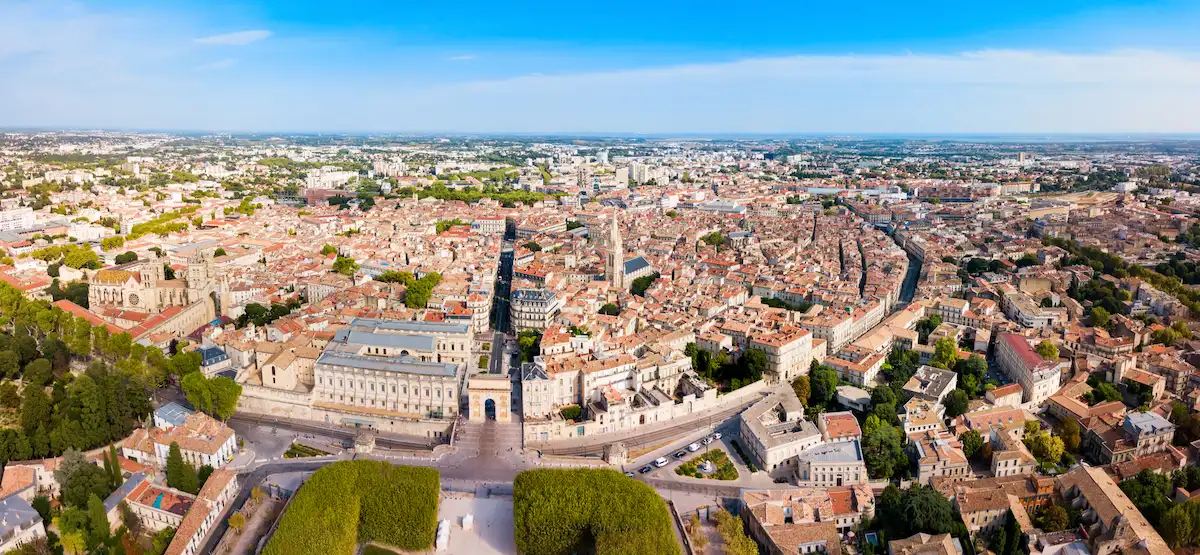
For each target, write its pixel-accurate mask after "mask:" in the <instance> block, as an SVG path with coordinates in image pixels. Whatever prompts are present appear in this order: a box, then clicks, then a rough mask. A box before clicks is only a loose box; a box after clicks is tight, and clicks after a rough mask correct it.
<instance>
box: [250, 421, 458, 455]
mask: <svg viewBox="0 0 1200 555" xmlns="http://www.w3.org/2000/svg"><path fill="white" fill-rule="evenodd" d="M229 421H230V422H231V423H234V422H237V423H243V424H249V425H255V426H271V427H274V428H279V429H281V430H289V431H293V432H300V433H306V434H318V435H322V436H327V437H333V438H338V439H344V440H351V441H353V440H354V436H355V435H356V434H357V433H358V432H357V430H356V429H355V428H347V427H344V426H333V425H323V424H318V423H311V422H308V421H301V420H295V419H291V418H280V417H274V416H266V415H260V414H252V413H237V414H234V415H233V417H232V418H230V419H229ZM375 445H377V446H379V447H383V448H386V449H409V450H418V451H427V450H430V449H432V448H433V445H434V444H433V443H432V442H431V441H430V440H429V439H426V438H423V437H419V436H404V435H400V434H392V433H387V432H379V433H378V435H376V437H375Z"/></svg>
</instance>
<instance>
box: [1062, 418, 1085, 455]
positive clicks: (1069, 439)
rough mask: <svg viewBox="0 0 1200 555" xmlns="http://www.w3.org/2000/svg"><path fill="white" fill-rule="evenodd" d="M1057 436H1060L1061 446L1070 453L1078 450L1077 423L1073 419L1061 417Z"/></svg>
mask: <svg viewBox="0 0 1200 555" xmlns="http://www.w3.org/2000/svg"><path fill="white" fill-rule="evenodd" d="M1058 437H1060V438H1062V442H1063V447H1064V448H1065V449H1066V450H1067V451H1070V452H1072V453H1074V452H1077V451H1079V441H1080V436H1079V424H1077V423H1075V421H1074V420H1073V419H1070V418H1066V419H1063V423H1062V428H1061V429H1060V430H1059V433H1058Z"/></svg>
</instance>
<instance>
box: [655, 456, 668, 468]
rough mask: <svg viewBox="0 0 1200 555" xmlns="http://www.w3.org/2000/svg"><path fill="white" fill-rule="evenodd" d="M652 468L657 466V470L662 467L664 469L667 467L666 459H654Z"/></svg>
mask: <svg viewBox="0 0 1200 555" xmlns="http://www.w3.org/2000/svg"><path fill="white" fill-rule="evenodd" d="M654 466H657V467H659V468H662V467H664V466H667V458H666V457H659V458H657V459H654Z"/></svg>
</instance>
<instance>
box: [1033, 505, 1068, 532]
mask: <svg viewBox="0 0 1200 555" xmlns="http://www.w3.org/2000/svg"><path fill="white" fill-rule="evenodd" d="M1037 525H1038V528H1041V529H1042V530H1044V531H1046V532H1059V531H1062V530H1066V529H1067V527H1068V526H1070V525H1071V517H1070V515H1068V514H1067V510H1066V509H1064V508H1062V506H1060V505H1050V506H1049V507H1046V508H1045V509H1042V512H1041V514H1039V515H1038V518H1037Z"/></svg>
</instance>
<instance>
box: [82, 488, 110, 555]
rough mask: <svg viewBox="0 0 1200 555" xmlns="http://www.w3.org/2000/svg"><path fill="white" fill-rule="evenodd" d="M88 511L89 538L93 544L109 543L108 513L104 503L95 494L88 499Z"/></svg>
mask: <svg viewBox="0 0 1200 555" xmlns="http://www.w3.org/2000/svg"><path fill="white" fill-rule="evenodd" d="M87 509H88V521H89V524H90V528H89V536H90V538H91V540H92V543H96V544H99V543H104V542H106V541H108V536H109V531H110V529H109V525H108V511H106V510H105V509H104V502H103V501H101V500H100V498H99V497H97V496H96V494H95V493H93V494H91V496H89V497H88V502H87Z"/></svg>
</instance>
